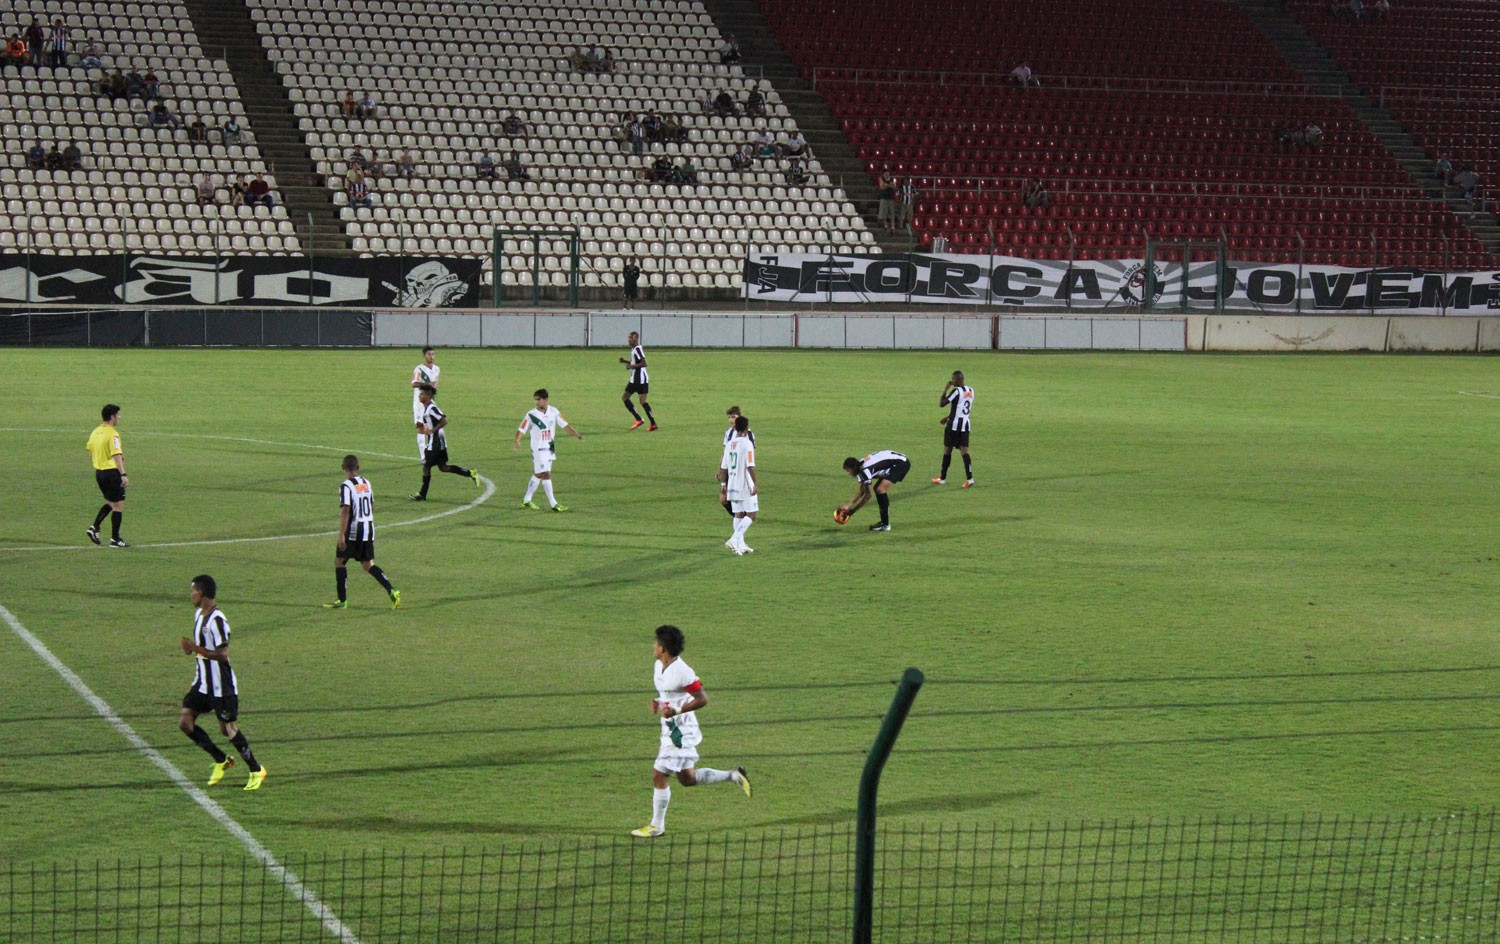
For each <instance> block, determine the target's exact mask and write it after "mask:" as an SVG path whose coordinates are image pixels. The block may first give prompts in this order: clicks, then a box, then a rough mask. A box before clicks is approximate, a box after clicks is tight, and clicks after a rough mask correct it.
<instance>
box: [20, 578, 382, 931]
mask: <svg viewBox="0 0 1500 944" xmlns="http://www.w3.org/2000/svg"><path fill="white" fill-rule="evenodd" d="M0 619H3V620H5V623H6V625H8V626H9V627H10V631H11V632H13V633H15V634H16V636H17V638H19V639H20V640H21V641H22V642H24V643H25V644H26V645H27V646H29V647H31V651H32V652H35V653H36V654H37V655H38V656H39V657H41V660H42V661H43V662H45V663H47V665H49V666H50V667H51V668H52V671H54V672H56V673H57V674H58V675H59V676H61V677H62V680H63V681H64V682H67V683H68V687H69V688H71V689H73V691H74V692H76V693H77V694H78V697H79V698H82V699H83V700H84V701H86V702H88V704H89V707H91V708H93V709H94V711H96V712H98V714H99V717H101V718H103V719H104V720H105V721H108V722H109V724H110V727H112V728H114V729H115V730H116V731H118V732H120V735H121V737H123V738H125V740H126V741H127V742H129V744H130V746H131V747H133V748H135V749H136V750H137V751H138V752H140V753H141V754H142V755H143V756H144V757H145V758H146V759H147V760H149V761H150V762H151V763H152V764H155V765H156V767H157V768H158V769H160V770H161V772H162V773H164V774H166V775H167V777H168V778H169V779H170V780H171V781H172V782H173V783H175V784H176V785H177V786H178V788H179V789H181V790H182V792H183V793H186V794H187V795H188V797H189V798H191V799H192V801H193V802H194V803H196V804H198V805H199V806H201V807H202V808H203V810H204V811H205V812H206V813H208V815H209V816H211V817H213V819H214V821H215V822H217V823H218V824H219V825H220V826H222V827H224V830H225V832H227V833H229V835H231V836H233V837H234V838H235V839H238V840H239V841H240V845H242V846H244V847H245V849H246V851H248V852H249V853H250V855H251V856H253V857H254V858H255V859H257V860H258V861H259V862H260V863H261V865H263V866H265V869H266V871H267V872H269V873H271V877H272V878H274V879H276V881H278V882H280V883H281V884H282V885H283V886H285V887H286V890H287V891H289V892H291V893H292V894H293V895H294V896H295V897H296V898H297V900H298V901H300V902H302V903H303V904H304V905H306V906H307V910H308V911H311V912H312V913H313V916H314V917H316V918H317V919H318V921H320V922H321V923H322V925H323V927H324V928H326V929H327V930H328V933H329V934H332V935H333V936H334V937H336V938H338V939H339V940H340V941H343V942H344V944H360V941H359V938H358V937H356V936H355V934H354V932H353V931H351V930H350V929H349V928H348V927H347V926H346V925H345V924H344V922H342V921H340V920H339V918H338V915H336V914H334V913H333V910H332V909H331V908H329V907H328V906H327V905H325V904H323V902H322V901H321V900H320V899H319V898H318V896H316V895H314V894H313V893H312V890H311V889H309V888H308V887H307V886H306V885H304V884H302V880H301V879H299V878H297V876H296V875H295V874H293V872H292V871H291V870H290V869H288V868H286V867H285V866H284V865H282V864H281V863H280V862H278V861H277V860H276V856H275V855H273V854H272V853H271V850H269V849H267V848H266V847H265V846H263V845H261V844H260V842H259V841H258V840H257V839H256V838H255V837H254V836H252V835H250V831H249V830H248V829H246V828H245V827H243V826H241V825H240V824H239V823H238V822H236V821H235V819H234V817H232V816H230V815H229V814H228V813H226V812H224V808H223V807H222V806H220V805H219V804H217V803H215V802H214V801H213V799H211V798H210V797H209V795H208V794H206V793H204V792H203V790H202V789H201V788H200V787H199V786H198V785H197V784H195V783H193V782H192V781H191V780H189V779H188V778H187V775H186V774H184V773H183V772H182V771H180V770H178V769H177V766H176V765H175V764H173V763H172V762H171V761H169V760H167V758H166V756H165V755H163V754H162V752H161V751H158V750H157V749H156V748H154V747H152V746H151V745H150V744H148V743H147V742H146V739H145V738H143V737H141V736H140V735H139V734H137V733H136V730H135V728H132V727H131V726H130V725H129V724H128V723H127V722H126V721H125V720H124V719H123V718H121V717H120V716H119V715H117V714H116V713H115V710H114V709H113V708H111V707H110V706H109V703H108V702H106V701H105V700H104V699H102V698H100V697H99V696H98V695H95V694H94V692H93V689H91V688H89V687H88V683H86V682H84V680H83V679H81V678H79V677H78V674H77V673H76V672H74V671H73V670H72V669H70V668H68V667H67V666H66V665H64V664H63V662H62V660H61V659H59V658H58V657H57V656H55V655H53V654H52V650H51V649H48V648H47V645H46V644H45V643H43V642H42V641H41V640H40V639H38V638H36V636H34V635H32V633H31V631H30V630H28V629H27V628H26V627H25V626H24V625H22V623H21V621H20V620H18V619H16V616H15V614H14V613H12V612H11V611H10V610H7V609H6V608H5V607H4V606H0Z"/></svg>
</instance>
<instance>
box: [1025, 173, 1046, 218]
mask: <svg viewBox="0 0 1500 944" xmlns="http://www.w3.org/2000/svg"><path fill="white" fill-rule="evenodd" d="M1021 202H1022V203H1024V204H1025V205H1026V208H1027V209H1028V210H1043V209H1046V208H1047V207H1049V206H1051V205H1052V192H1051V191H1049V190H1048V189H1047V185H1046V184H1045V183H1043V182H1042V178H1040V177H1036V178H1033V179H1031V180H1028V181H1026V182H1025V183H1023V184H1022V185H1021Z"/></svg>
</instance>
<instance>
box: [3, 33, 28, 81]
mask: <svg viewBox="0 0 1500 944" xmlns="http://www.w3.org/2000/svg"><path fill="white" fill-rule="evenodd" d="M5 64H6V65H8V66H15V67H16V71H17V72H20V71H21V67H22V66H24V65H25V64H26V40H24V39H22V38H21V34H20V33H11V34H10V39H7V40H6V41H5Z"/></svg>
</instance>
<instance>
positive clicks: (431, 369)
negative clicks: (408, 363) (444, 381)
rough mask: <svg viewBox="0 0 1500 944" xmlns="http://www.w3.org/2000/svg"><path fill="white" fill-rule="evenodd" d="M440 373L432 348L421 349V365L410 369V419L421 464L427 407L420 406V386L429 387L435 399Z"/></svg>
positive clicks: (418, 459)
mask: <svg viewBox="0 0 1500 944" xmlns="http://www.w3.org/2000/svg"><path fill="white" fill-rule="evenodd" d="M442 372H443V369H442V368H441V367H439V366H438V365H437V364H434V363H433V354H432V348H430V347H424V348H422V363H420V364H418V365H417V366H416V367H413V368H412V369H411V418H412V421H413V422H414V423H416V424H417V427H418V430H417V461H418V462H421V461H422V460H424V459H426V458H427V440H428V436H427V434H426V433H424V432H422V431H421V426H422V414H423V413H425V412H426V411H427V407H425V406H423V405H422V385H423V384H426V385H427V386H429V387H431V388H432V389H433V394H432V395H433V396H434V397H436V396H437V386H438V375H439V374H441V373H442Z"/></svg>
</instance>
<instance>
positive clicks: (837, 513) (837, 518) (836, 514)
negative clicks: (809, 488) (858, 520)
mask: <svg viewBox="0 0 1500 944" xmlns="http://www.w3.org/2000/svg"><path fill="white" fill-rule="evenodd" d="M833 520H834V523H836V524H843V523H844V522H846V521H848V520H849V512H847V511H845V510H844V508H843V506H842V505H840V506H839V507H838V508H835V509H833Z"/></svg>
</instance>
